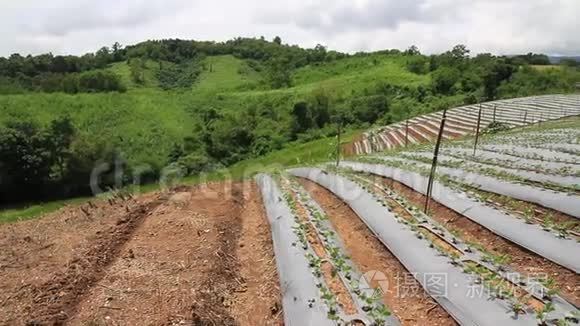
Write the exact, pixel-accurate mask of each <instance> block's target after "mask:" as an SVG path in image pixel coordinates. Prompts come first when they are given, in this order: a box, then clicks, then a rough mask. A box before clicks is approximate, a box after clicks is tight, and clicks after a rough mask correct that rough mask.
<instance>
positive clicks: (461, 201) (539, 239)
mask: <svg viewBox="0 0 580 326" xmlns="http://www.w3.org/2000/svg"><path fill="white" fill-rule="evenodd" d="M341 166H342V167H346V168H351V169H353V170H356V171H362V172H368V173H372V174H376V175H380V176H384V177H387V178H391V179H394V180H396V181H398V182H401V183H402V184H404V185H406V186H408V187H410V188H412V189H414V190H415V191H417V192H419V193H422V194H425V192H426V189H427V181H428V179H427V178H426V177H424V176H423V175H421V174H419V173H415V172H409V171H406V170H403V169H399V168H394V167H387V166H384V165H378V164H366V163H357V162H342V163H341ZM432 193H433V200H434V201H436V202H438V203H440V204H442V205H444V206H447V207H449V208H450V209H452V210H454V211H456V212H458V213H460V214H462V215H464V216H466V217H468V218H469V219H471V220H473V221H474V222H476V223H478V224H480V225H482V226H484V227H486V228H487V229H489V230H491V231H492V232H494V233H495V234H497V235H500V236H502V237H503V238H506V239H508V240H510V241H511V242H514V243H516V244H518V245H520V246H522V247H524V248H526V249H528V250H530V251H533V252H535V253H537V254H538V255H540V256H543V257H545V258H547V259H549V260H551V261H553V262H555V263H557V264H559V265H562V266H564V267H567V268H569V269H571V270H573V271H575V272H576V273H578V272H579V271H580V260H578V259H577V253H578V252H580V244H578V243H577V242H576V241H574V240H570V239H562V238H559V237H557V236H556V235H553V234H551V233H549V232H545V231H544V230H542V229H541V228H540V227H538V226H536V225H530V224H527V223H525V221H522V220H520V219H517V218H515V217H513V216H509V215H507V214H505V213H502V212H499V211H498V210H496V209H494V208H493V207H490V206H487V205H486V204H484V203H482V202H479V201H477V200H475V199H472V198H469V197H468V196H467V194H466V193H465V192H463V191H459V190H455V189H452V188H450V187H447V186H445V185H443V184H442V183H440V182H438V181H435V182H434V184H433V192H432Z"/></svg>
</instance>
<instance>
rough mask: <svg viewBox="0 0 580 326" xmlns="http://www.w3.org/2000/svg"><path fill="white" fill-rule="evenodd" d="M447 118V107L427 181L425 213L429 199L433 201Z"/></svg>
mask: <svg viewBox="0 0 580 326" xmlns="http://www.w3.org/2000/svg"><path fill="white" fill-rule="evenodd" d="M446 119H447V109H445V110H443V117H442V118H441V126H440V127H439V135H437V143H436V144H435V152H434V153H433V163H432V164H431V173H430V174H429V182H428V183H427V192H426V194H425V195H426V196H425V211H424V212H425V214H427V212H428V211H429V201H431V192H432V190H433V179H434V178H435V171H436V169H437V158H438V156H439V147H440V146H441V139H443V130H444V129H445V120H446Z"/></svg>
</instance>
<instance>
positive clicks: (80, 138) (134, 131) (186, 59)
mask: <svg viewBox="0 0 580 326" xmlns="http://www.w3.org/2000/svg"><path fill="white" fill-rule="evenodd" d="M469 54H470V53H469V50H468V49H466V48H465V47H464V46H462V45H458V46H456V47H454V48H453V49H451V50H450V51H448V52H445V53H442V54H439V55H429V56H427V55H422V54H421V53H420V52H419V50H418V49H417V48H415V47H411V48H409V49H407V50H404V51H399V50H386V51H379V52H373V53H356V54H345V53H339V52H335V51H329V50H327V49H326V48H325V47H323V46H317V47H315V48H313V49H303V48H300V47H298V46H289V45H285V44H283V42H282V40H280V39H279V38H276V39H274V40H273V41H271V42H270V41H266V40H264V39H241V38H238V39H234V40H231V41H228V42H224V43H216V42H197V41H184V40H162V41H147V42H143V43H139V44H136V45H131V46H125V47H124V46H121V45H119V44H118V43H116V44H114V45H113V46H112V47H111V48H108V47H104V48H102V49H100V50H99V51H97V52H95V53H89V54H85V55H82V56H72V55H70V56H59V55H56V56H55V55H52V54H45V55H38V56H22V55H18V54H14V55H11V56H10V57H8V58H0V198H1V199H0V200H1V201H4V202H14V201H18V200H36V199H46V198H56V197H68V196H73V195H80V194H87V193H89V191H90V189H89V188H88V180H89V179H90V175H91V172H92V171H93V169H94V168H95V167H96V166H99V165H100V164H102V163H108V164H109V168H108V169H104V170H103V171H102V172H103V174H104V175H105V176H106V177H105V178H102V179H101V180H100V182H101V186H102V187H106V186H113V185H114V184H115V182H114V180H115V176H114V174H113V167H114V166H115V165H117V166H121V167H122V168H123V169H124V171H125V173H124V174H123V175H124V177H123V180H122V181H123V182H124V183H130V182H133V181H134V180H135V179H136V177H137V176H138V180H139V181H140V182H149V181H154V180H157V179H159V178H160V177H161V176H163V175H166V174H178V175H187V174H196V173H199V172H201V171H211V170H214V169H216V168H220V167H224V166H229V165H231V164H234V163H236V162H240V161H242V160H245V159H249V158H255V157H258V156H262V155H265V154H267V153H270V152H272V151H275V150H279V149H282V148H284V147H288V146H294V145H295V144H296V143H304V142H306V141H310V140H315V139H319V138H323V137H331V136H334V135H335V134H336V130H337V125H338V124H341V125H343V126H345V128H347V129H362V128H366V127H368V126H369V125H371V124H378V123H380V124H382V125H384V124H388V123H392V122H396V121H400V120H402V119H405V118H407V117H411V116H415V115H417V114H421V113H427V112H432V111H435V110H440V109H443V108H445V107H452V106H456V105H460V104H464V103H476V102H478V101H482V100H491V99H496V98H510V97H516V96H525V95H534V94H544V93H565V92H573V91H574V87H575V83H577V82H580V71H579V70H578V67H576V66H575V65H573V64H570V63H569V62H565V64H562V65H560V66H548V65H549V63H550V62H549V60H547V57H545V56H541V55H533V54H529V55H523V56H515V57H514V56H512V57H501V56H493V55H490V54H480V55H477V56H470V55H469ZM544 57H545V58H546V60H543V59H544ZM538 65H542V66H544V67H548V68H547V69H538ZM330 151H331V149H329V152H330Z"/></svg>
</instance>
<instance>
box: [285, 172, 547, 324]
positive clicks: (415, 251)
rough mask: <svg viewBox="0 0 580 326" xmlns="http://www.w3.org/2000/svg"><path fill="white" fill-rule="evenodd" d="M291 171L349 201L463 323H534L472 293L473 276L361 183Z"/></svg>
mask: <svg viewBox="0 0 580 326" xmlns="http://www.w3.org/2000/svg"><path fill="white" fill-rule="evenodd" d="M289 172H290V173H291V174H293V175H296V176H299V177H303V178H307V179H310V180H312V181H314V182H316V183H318V184H320V185H321V186H323V187H325V188H327V189H328V190H330V191H331V192H333V193H334V194H335V195H336V196H338V197H339V198H340V199H341V200H343V201H344V202H345V203H347V204H348V205H349V206H350V207H351V208H352V209H353V211H354V212H355V213H356V214H357V215H358V216H359V217H360V218H361V220H363V222H364V223H365V224H366V225H367V226H368V227H369V229H370V230H371V231H372V232H373V233H374V234H375V235H376V236H377V238H378V239H379V240H380V241H381V242H382V243H383V244H384V245H385V246H386V247H387V248H388V249H389V251H390V252H391V253H392V254H393V255H395V256H396V257H397V259H398V260H399V261H400V262H401V263H402V264H403V265H404V266H405V268H406V269H407V270H409V272H410V273H412V274H413V276H414V277H415V278H416V279H417V281H418V282H419V283H421V285H422V286H423V288H424V289H425V291H426V292H427V293H428V294H429V295H431V296H432V297H433V298H434V299H435V300H436V301H437V302H438V303H439V304H440V305H441V306H442V307H443V308H444V309H445V310H446V311H447V312H448V313H449V314H450V315H451V316H452V317H453V318H454V319H455V320H457V322H459V323H460V324H461V325H490V326H491V325H493V326H496V325H535V324H536V320H535V318H534V316H532V315H529V314H526V315H520V316H518V318H515V319H514V318H512V315H510V314H509V313H508V312H509V310H510V307H509V306H507V304H506V303H505V302H502V301H498V300H491V298H490V297H489V296H488V295H470V289H473V288H474V283H473V280H472V279H471V278H470V277H469V275H467V274H465V273H463V272H462V270H461V269H459V268H456V267H454V266H453V265H452V264H450V263H449V258H448V257H445V256H441V255H437V252H436V250H435V249H432V248H429V246H427V245H426V244H425V242H424V241H423V240H421V239H419V238H417V237H416V236H415V235H414V233H413V232H410V231H409V230H408V228H407V226H405V225H403V224H401V223H399V222H397V219H396V218H395V216H394V214H393V213H391V212H389V211H387V210H386V209H385V208H384V207H383V206H382V205H381V204H379V202H377V201H376V200H375V198H373V196H372V195H371V194H369V193H367V192H366V191H364V190H362V188H360V187H359V186H358V185H357V184H356V183H354V182H352V181H350V180H348V179H345V178H342V177H339V176H337V175H334V174H330V173H327V172H323V171H322V170H319V169H311V168H301V169H292V170H290V171H289Z"/></svg>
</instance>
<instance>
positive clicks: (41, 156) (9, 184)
mask: <svg viewBox="0 0 580 326" xmlns="http://www.w3.org/2000/svg"><path fill="white" fill-rule="evenodd" d="M47 138H48V137H46V134H45V133H43V132H42V130H41V129H40V128H39V126H38V125H36V124H35V123H32V122H30V121H10V122H9V123H7V125H6V127H5V128H1V129H0V167H2V168H1V169H0V180H1V181H2V182H1V183H0V193H1V194H2V196H0V198H3V199H7V198H12V199H14V200H16V199H20V200H21V199H22V198H31V197H33V198H34V197H37V196H38V194H39V193H40V192H41V191H42V186H43V185H44V184H46V183H47V182H48V181H49V176H50V171H51V166H52V162H53V156H52V155H51V152H50V150H49V146H48V145H49V144H48V139H47Z"/></svg>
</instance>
